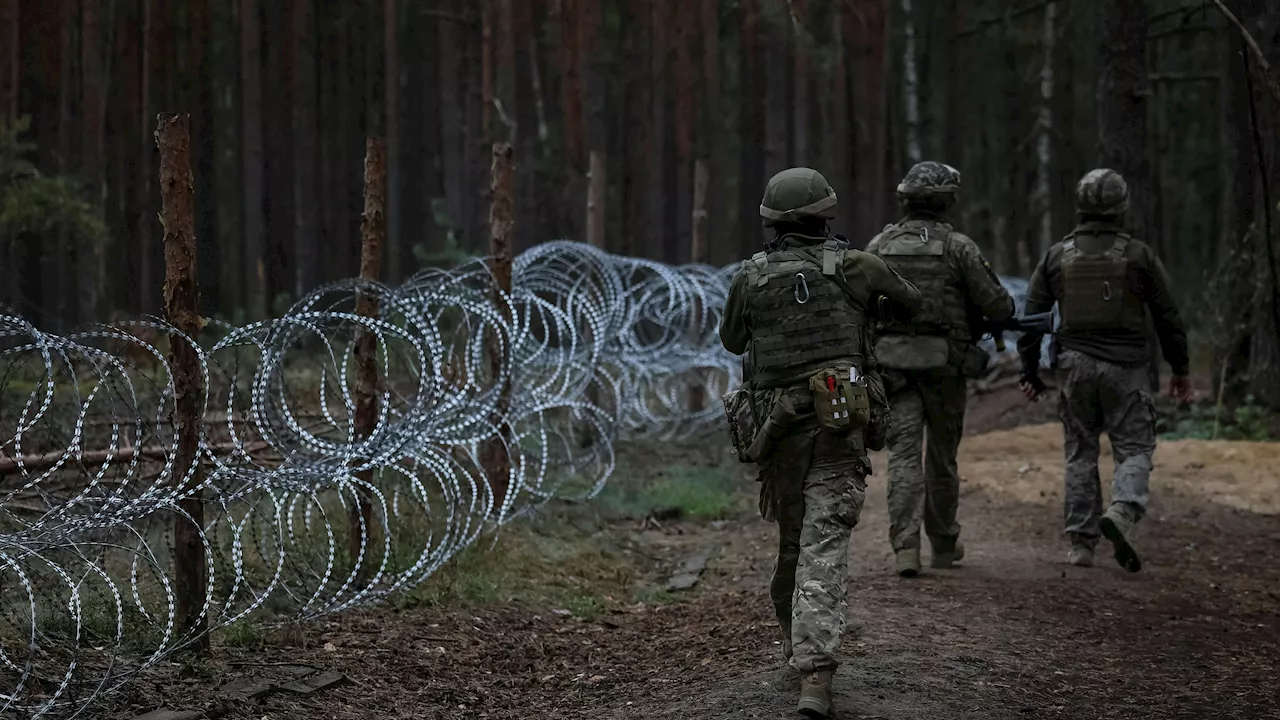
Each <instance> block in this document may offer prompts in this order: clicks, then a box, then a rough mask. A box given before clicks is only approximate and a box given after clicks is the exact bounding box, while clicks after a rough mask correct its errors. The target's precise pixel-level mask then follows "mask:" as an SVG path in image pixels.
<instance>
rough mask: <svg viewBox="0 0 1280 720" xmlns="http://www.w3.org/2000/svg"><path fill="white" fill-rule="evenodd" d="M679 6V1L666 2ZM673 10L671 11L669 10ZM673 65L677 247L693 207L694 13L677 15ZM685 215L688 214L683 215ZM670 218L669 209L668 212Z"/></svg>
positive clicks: (687, 232) (688, 233)
mask: <svg viewBox="0 0 1280 720" xmlns="http://www.w3.org/2000/svg"><path fill="white" fill-rule="evenodd" d="M669 1H670V2H675V3H681V2H683V0H669ZM673 9H674V8H673ZM677 17H678V18H679V20H678V24H677V36H676V47H675V63H674V72H673V73H672V76H673V78H674V80H675V111H676V112H675V118H674V123H673V127H674V131H675V132H674V135H675V167H676V170H675V172H676V178H675V187H674V188H669V190H674V191H675V196H676V201H677V202H676V204H675V208H676V211H677V216H676V218H675V220H676V222H675V223H674V224H673V227H674V229H675V234H676V236H677V239H678V240H679V241H680V244H681V245H683V243H684V242H685V239H686V238H690V236H691V234H692V232H693V227H692V212H693V211H692V207H693V132H694V118H696V117H697V114H698V103H697V95H696V94H695V91H696V87H695V86H696V83H697V69H696V68H695V66H694V59H693V53H694V42H695V41H696V39H697V35H698V15H697V13H692V12H684V13H677ZM686 211H688V212H686ZM668 214H670V209H668Z"/></svg>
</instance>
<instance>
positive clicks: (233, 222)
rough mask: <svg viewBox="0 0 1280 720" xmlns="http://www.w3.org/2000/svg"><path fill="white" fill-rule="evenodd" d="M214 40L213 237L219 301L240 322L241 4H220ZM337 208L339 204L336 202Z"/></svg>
mask: <svg viewBox="0 0 1280 720" xmlns="http://www.w3.org/2000/svg"><path fill="white" fill-rule="evenodd" d="M214 8H215V11H214V12H215V14H214V30H213V36H214V38H216V44H215V45H214V47H213V48H211V53H212V56H213V60H212V66H213V68H214V101H213V104H214V108H213V125H214V134H215V136H216V137H215V140H214V147H215V149H216V150H217V152H216V154H215V160H214V180H213V186H214V188H215V197H216V199H217V216H218V219H217V228H218V234H217V236H216V237H211V238H209V240H210V241H212V242H213V243H214V244H215V245H216V248H217V250H218V263H217V265H216V266H215V267H217V268H218V269H219V273H218V276H219V277H218V288H219V293H218V298H219V303H220V306H221V307H220V308H219V309H220V310H221V311H222V313H223V314H225V315H230V316H232V317H234V315H235V313H236V311H238V310H243V309H244V307H245V306H244V302H245V295H244V289H245V282H244V279H245V278H244V272H243V269H244V267H245V264H244V257H243V254H244V253H243V250H244V233H243V231H242V227H243V226H242V225H241V219H242V218H241V217H240V216H241V212H239V211H240V209H241V208H240V205H241V202H242V199H241V197H240V186H241V184H242V182H243V179H242V177H241V176H240V165H239V159H240V153H241V148H242V147H243V144H242V143H241V141H240V130H241V114H240V81H239V78H240V62H239V60H240V57H239V56H240V53H239V39H240V13H239V7H238V4H237V3H230V4H227V3H218V4H216V5H214ZM333 204H334V205H337V204H338V203H336V202H335V203H333Z"/></svg>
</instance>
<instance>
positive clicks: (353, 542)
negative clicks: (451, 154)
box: [347, 137, 387, 580]
mask: <svg viewBox="0 0 1280 720" xmlns="http://www.w3.org/2000/svg"><path fill="white" fill-rule="evenodd" d="M386 201H387V146H386V143H385V142H384V141H383V140H382V138H376V137H371V138H369V139H368V140H366V141H365V150H364V215H363V216H362V217H361V220H360V279H361V280H366V281H369V282H377V281H378V280H379V278H380V277H381V275H382V244H383V241H384V240H385V239H386V234H387V223H386ZM356 314H357V315H360V316H361V317H367V318H377V317H378V316H379V307H378V297H377V296H376V295H373V294H372V293H360V294H359V295H358V296H357V297H356ZM376 341H377V337H376V336H375V335H374V333H372V332H370V331H368V330H364V329H361V330H359V331H358V332H357V333H356V347H355V362H356V368H355V370H356V388H355V390H356V413H355V418H354V422H355V433H356V438H357V439H360V440H363V439H365V438H367V437H369V436H370V435H372V434H373V431H374V428H376V427H377V425H378V347H377V343H376ZM357 477H358V478H359V480H360V481H361V482H365V483H372V482H373V468H367V469H364V470H361V471H360V472H359V473H358V475H357ZM371 495H372V493H371V492H370V491H369V490H368V489H367V488H363V487H362V488H360V489H359V490H358V491H357V492H356V502H355V504H354V505H352V507H351V515H350V517H349V518H348V530H347V555H348V557H349V558H350V560H351V566H352V567H355V565H356V563H357V562H358V561H359V559H360V554H361V552H362V550H363V549H364V548H365V547H367V546H368V543H367V541H368V540H369V539H370V538H372V536H373V524H372V523H373V500H372V497H371ZM365 565H367V563H365ZM363 567H364V566H362V572H361V575H363ZM361 580H363V578H361Z"/></svg>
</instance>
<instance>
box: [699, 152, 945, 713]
mask: <svg viewBox="0 0 1280 720" xmlns="http://www.w3.org/2000/svg"><path fill="white" fill-rule="evenodd" d="M810 174H811V175H810ZM797 176H799V177H803V178H809V177H810V176H812V178H813V181H814V183H816V185H815V186H816V187H817V188H818V191H817V196H818V197H822V196H823V193H824V192H825V193H830V192H831V191H830V189H829V186H828V185H827V184H826V181H825V180H824V179H822V178H821V175H818V174H817V173H815V172H813V171H812V170H807V169H795V170H788V171H784V172H783V173H780V174H779V176H776V177H775V179H774V180H773V181H771V182H770V189H769V190H767V191H766V203H764V204H762V207H761V214H762V215H764V216H765V218H766V225H770V226H772V227H774V228H775V229H776V230H777V231H778V237H777V239H776V241H775V242H774V243H773V244H772V246H771V252H768V253H758V254H757V255H756V256H755V257H753V258H752V259H751V260H748V261H746V262H744V263H743V269H742V271H740V272H739V273H738V274H737V275H736V276H735V277H734V279H733V282H732V285H731V286H730V290H729V296H728V298H727V301H726V305H725V311H724V316H723V319H722V321H721V326H720V337H721V340H722V341H723V343H724V346H725V348H726V349H728V350H729V351H730V352H732V353H735V354H742V353H748V362H747V365H748V368H749V371H750V372H749V374H750V386H751V387H752V388H753V394H754V397H756V398H757V401H758V402H757V411H756V412H757V417H761V416H763V415H766V414H768V412H769V406H771V405H772V404H774V403H777V402H779V401H780V400H781V398H782V397H783V396H786V397H787V398H789V399H790V401H791V402H792V403H793V404H794V405H795V408H796V412H797V418H798V419H797V421H796V422H795V423H794V424H793V425H791V426H790V427H789V428H788V430H787V433H786V435H785V436H784V437H782V439H781V440H780V441H779V443H778V445H777V447H776V448H775V449H774V451H773V453H772V455H770V456H769V457H767V458H766V459H765V460H764V461H763V462H761V464H760V478H761V481H762V488H761V509H762V511H763V513H764V515H765V516H766V518H769V519H774V520H776V521H777V522H778V526H779V544H778V558H777V563H776V565H775V569H774V574H773V580H772V583H771V592H770V594H771V596H772V599H773V603H774V608H775V610H776V612H777V615H778V621H779V624H780V625H781V627H782V629H783V639H784V654H786V655H787V656H788V657H789V658H790V663H791V666H792V667H793V668H795V669H796V670H798V671H800V672H801V673H804V674H806V677H809V676H813V675H815V674H820V673H823V672H826V673H827V675H826V676H825V677H826V678H827V680H826V681H827V683H828V689H827V690H826V691H825V692H826V702H828V703H829V701H830V695H829V672H830V671H831V670H833V669H834V668H835V667H836V665H837V662H836V660H835V658H834V656H833V654H834V652H835V650H836V648H837V647H838V646H839V643H840V637H841V633H842V632H843V630H844V625H845V609H846V606H845V592H846V585H845V570H846V563H847V555H848V543H849V535H850V532H851V531H852V530H853V527H854V526H855V525H856V524H857V522H858V518H859V515H860V513H861V510H862V504H863V498H864V497H865V491H866V478H867V475H868V474H870V472H871V465H870V462H869V461H868V459H867V455H866V447H865V439H864V434H863V432H862V431H861V430H853V431H844V432H837V431H833V430H829V429H827V428H824V427H820V426H819V424H818V422H817V417H816V416H815V413H814V406H813V395H812V393H811V390H810V387H809V385H808V381H809V378H810V377H811V376H813V375H814V374H815V373H817V372H820V371H822V369H823V368H829V367H831V366H833V365H835V366H839V367H848V366H853V367H855V368H858V370H859V372H863V373H865V374H870V373H872V366H870V365H869V364H868V363H867V360H866V357H865V355H866V352H867V350H866V343H867V336H868V332H869V328H868V327H867V324H868V322H869V319H868V312H869V309H870V308H877V307H880V306H881V301H882V300H884V301H885V302H884V305H885V307H887V309H888V311H890V312H895V313H900V314H903V315H909V314H910V313H913V312H914V311H915V310H916V309H917V308H918V307H919V304H920V294H919V292H918V291H917V290H916V289H915V288H914V287H913V286H912V285H911V284H910V283H908V282H906V281H904V280H903V279H902V278H900V277H898V276H897V275H896V274H895V273H894V272H893V271H892V270H890V269H889V268H888V267H887V266H886V265H885V264H884V263H883V262H881V261H880V260H879V259H877V258H875V257H873V256H871V255H868V254H866V253H862V252H859V251H856V250H847V249H845V248H844V247H843V246H842V244H840V243H837V242H836V241H835V240H834V239H833V238H832V237H831V236H830V235H829V233H828V231H827V230H826V225H825V222H823V220H825V219H826V217H829V215H823V214H817V212H825V210H827V209H834V193H831V195H830V197H831V205H830V206H828V208H822V207H821V203H820V202H814V203H809V202H808V201H807V199H806V198H805V197H804V196H803V195H802V197H801V198H800V199H796V200H794V201H793V202H790V203H789V206H790V207H802V206H803V207H802V209H803V210H805V211H806V213H808V214H807V215H806V213H801V212H793V213H786V214H784V213H781V212H774V209H775V208H776V207H777V206H778V205H779V204H783V203H779V202H771V199H772V200H773V201H777V200H778V198H776V197H775V195H776V194H777V193H775V192H774V186H775V183H776V182H778V181H779V178H783V179H786V178H790V179H792V180H795V178H796V177H797ZM784 205H785V204H784ZM815 206H818V207H819V211H814V210H813V207H815ZM806 217H808V218H822V220H817V221H812V220H810V221H808V222H807V224H806V222H805V219H806ZM802 300H803V302H802ZM804 692H805V691H802V694H801V702H802V708H803V707H804V705H803V703H804V702H805V694H804Z"/></svg>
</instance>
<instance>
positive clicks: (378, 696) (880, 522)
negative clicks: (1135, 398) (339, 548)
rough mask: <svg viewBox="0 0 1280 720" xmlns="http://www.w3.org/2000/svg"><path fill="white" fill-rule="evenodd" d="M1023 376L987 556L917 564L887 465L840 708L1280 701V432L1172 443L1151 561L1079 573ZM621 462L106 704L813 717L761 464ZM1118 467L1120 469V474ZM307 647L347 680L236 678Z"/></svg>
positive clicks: (884, 712)
mask: <svg viewBox="0 0 1280 720" xmlns="http://www.w3.org/2000/svg"><path fill="white" fill-rule="evenodd" d="M1015 394H1016V391H1015V390H1013V389H1012V388H1010V389H1008V390H1007V391H1005V392H1003V393H994V394H993V396H987V397H984V398H982V400H981V401H980V402H979V403H978V406H975V407H974V408H973V411H972V413H971V416H970V421H969V431H970V435H971V436H970V437H969V438H967V440H966V442H965V443H964V444H963V445H962V449H961V457H960V464H961V474H962V476H963V485H962V488H963V490H962V499H961V508H960V520H961V523H962V524H963V527H964V530H963V537H964V539H965V542H966V546H967V554H966V557H965V559H964V561H963V564H962V567H959V568H957V569H954V570H951V571H931V570H926V572H925V573H924V574H923V575H922V576H921V577H919V578H916V579H914V580H903V579H899V578H898V577H896V576H895V575H893V574H892V572H891V560H892V558H891V552H890V549H889V545H888V542H887V523H886V517H885V492H884V490H885V479H884V468H885V458H884V457H883V454H882V453H880V454H877V455H876V456H875V457H874V458H873V464H874V467H875V470H876V473H875V475H874V476H873V478H872V480H871V483H870V488H869V491H868V493H867V505H866V508H865V510H864V512H863V516H862V522H861V524H860V525H859V526H858V527H857V528H856V530H855V532H854V535H853V542H852V548H851V567H850V583H849V614H850V620H851V626H850V629H849V632H848V634H847V636H846V640H845V643H844V645H843V646H842V655H843V663H844V664H843V665H842V667H841V669H840V671H839V672H838V674H837V679H836V694H837V703H838V709H839V711H840V717H841V718H863V719H868V720H869V719H871V718H881V719H893V720H898V719H903V720H905V719H907V718H910V719H911V720H944V719H945V720H950V719H952V718H984V719H997V720H1001V719H1004V718H1100V719H1101V718H1162V719H1174V718H1188V719H1191V718H1195V719H1200V718H1207V717H1214V718H1242V719H1243V718H1249V719H1251V720H1257V719H1262V718H1280V705H1278V703H1277V700H1278V695H1277V689H1276V688H1277V685H1276V676H1277V671H1278V670H1280V564H1277V563H1276V562H1275V559H1276V558H1277V557H1280V474H1277V473H1276V472H1275V469H1276V467H1278V466H1280V444H1262V443H1246V442H1226V441H1215V442H1209V441H1201V440H1179V441H1172V442H1162V444H1161V446H1160V449H1159V451H1158V453H1157V456H1156V472H1155V474H1154V476H1153V482H1152V502H1151V510H1150V513H1149V515H1148V517H1147V519H1146V520H1144V521H1143V523H1142V526H1141V535H1140V539H1139V543H1140V544H1139V549H1140V551H1141V552H1142V557H1143V560H1144V567H1143V570H1142V572H1140V573H1137V574H1129V573H1126V572H1124V571H1123V570H1122V569H1121V568H1119V567H1118V566H1117V565H1116V563H1115V562H1114V561H1113V560H1112V558H1111V557H1110V553H1109V552H1105V551H1106V550H1107V549H1108V548H1109V545H1108V544H1107V543H1105V542H1104V543H1103V545H1102V546H1100V548H1099V550H1100V552H1099V555H1098V558H1097V563H1096V566H1095V567H1093V568H1090V569H1085V568H1077V567H1072V566H1068V565H1067V564H1066V562H1065V555H1066V549H1067V548H1066V544H1065V541H1064V540H1063V538H1062V536H1061V533H1060V530H1059V528H1060V523H1061V500H1062V492H1061V470H1060V469H1061V431H1060V429H1059V427H1058V426H1057V425H1056V424H1054V423H1052V422H1047V421H1048V420H1049V419H1050V418H1051V417H1052V408H1051V406H1050V404H1048V403H1042V404H1041V405H1039V406H1031V407H1030V408H1028V406H1026V405H1025V404H1022V403H1018V402H1015V401H1014V400H1013V399H1012V398H1014V397H1015ZM1028 423H1029V424H1028ZM1103 455H1104V458H1105V457H1107V456H1108V453H1107V451H1106V449H1105V448H1104V453H1103ZM620 463H621V464H620V470H619V474H618V476H617V478H616V480H615V481H613V482H612V484H611V486H610V489H608V490H606V492H605V494H604V496H602V497H601V498H600V499H599V501H598V502H594V503H590V504H586V505H576V506H574V505H556V506H554V507H550V508H547V509H546V511H545V512H543V513H542V514H541V515H540V516H538V517H536V518H534V519H532V520H529V521H527V522H521V523H517V524H515V525H513V526H511V527H509V528H508V529H506V530H504V531H503V533H502V535H501V536H500V537H499V539H498V540H497V542H496V544H488V545H485V546H484V547H482V548H476V549H473V550H471V551H468V552H467V553H465V554H464V555H463V556H461V557H460V558H458V559H457V560H455V561H453V562H452V563H450V566H449V567H447V568H446V569H445V570H443V571H441V572H440V573H438V574H437V575H436V576H434V577H433V578H432V579H431V580H430V581H428V583H426V584H425V585H424V586H422V587H420V588H418V589H417V590H415V591H414V592H413V593H412V594H411V595H409V596H407V597H405V598H403V599H402V600H401V601H400V602H398V603H397V604H396V605H394V606H389V607H385V608H375V609H369V610H364V611H358V612H351V613H347V614H343V615H341V616H338V617H334V618H331V619H329V620H327V621H321V622H318V623H314V624H311V625H307V626H303V628H301V629H300V630H296V631H293V632H290V633H281V634H278V635H266V636H262V637H243V636H237V637H231V636H225V635H222V636H219V637H218V638H216V642H215V653H214V657H213V660H212V661H211V662H210V663H209V664H208V665H206V666H203V667H201V668H198V669H196V671H195V672H194V673H192V672H190V669H187V671H186V672H182V671H180V669H179V668H177V667H176V666H174V667H171V666H165V667H162V668H159V669H157V670H156V671H155V672H152V673H150V674H149V675H148V676H147V677H143V678H139V679H138V680H137V681H135V682H134V683H132V684H131V685H130V686H128V689H127V690H126V692H125V693H123V694H122V695H120V696H118V697H117V698H116V699H115V700H113V701H111V702H108V703H104V706H102V707H101V711H102V712H103V713H105V714H103V715H101V717H111V718H132V717H134V716H135V715H138V714H141V713H144V712H146V711H148V710H153V709H155V708H157V707H160V706H162V705H163V706H165V707H168V708H173V709H175V710H193V711H196V713H197V714H196V715H193V717H200V715H199V713H201V712H202V713H203V717H207V718H210V720H215V719H217V718H227V719H228V720H230V719H235V720H241V719H249V718H252V719H253V720H294V719H297V720H303V719H307V720H311V719H316V720H322V719H323V720H328V719H333V720H338V719H342V720H346V719H352V720H354V719H360V720H364V719H366V718H389V719H398V718H406V719H408V718H413V719H414V720H421V719H426V718H493V719H495V720H496V719H498V718H618V719H631V718H634V719H636V720H639V719H641V718H645V719H648V718H655V719H660V718H672V719H676V718H679V719H681V720H684V719H687V718H706V719H708V720H718V719H721V718H723V719H725V720H728V719H729V718H791V717H798V716H796V715H794V704H795V695H794V693H792V692H779V691H777V690H774V689H773V688H772V686H771V684H770V680H771V679H772V677H773V676H774V674H775V673H776V672H777V670H778V669H779V668H780V667H781V654H780V650H779V644H778V642H777V641H778V636H777V630H776V626H775V623H774V621H773V617H772V607H771V605H770V603H769V599H768V590H767V587H768V579H769V575H770V572H771V570H772V558H773V550H774V547H775V543H776V529H775V527H774V526H772V525H770V524H767V523H765V522H763V521H762V520H760V519H759V516H758V515H757V514H756V513H755V512H754V509H755V507H754V506H755V497H754V492H755V490H756V487H757V486H756V484H755V483H753V482H751V479H750V475H749V474H748V472H747V470H746V468H745V467H744V466H740V465H737V464H736V463H733V462H732V461H731V460H729V459H728V458H727V457H726V456H725V455H724V454H723V453H722V451H721V450H719V449H716V450H708V449H707V448H706V446H705V444H704V446H703V447H702V448H701V449H698V448H691V447H677V446H670V447H664V448H659V449H657V450H653V449H646V450H645V451H644V452H639V451H632V452H626V453H624V454H623V456H622V457H621V458H620ZM1109 476H1110V468H1109V467H1106V466H1105V465H1104V468H1103V483H1104V487H1105V486H1106V484H1107V482H1108V478H1109ZM674 508H679V509H680V512H679V513H677V511H676V510H675V509H674ZM926 552H927V551H926ZM698 555H706V556H709V558H710V559H709V561H708V563H707V565H706V570H705V571H704V572H703V573H702V575H701V580H700V582H699V583H698V584H697V585H696V586H695V587H694V588H693V589H692V590H689V591H683V592H670V591H668V590H667V582H668V578H669V577H670V576H671V574H672V573H673V572H675V571H677V570H678V568H679V567H680V566H681V564H682V563H684V562H685V561H687V560H688V559H689V558H690V557H695V556H698ZM290 666H305V667H307V668H314V669H318V670H326V671H329V670H331V671H336V672H337V673H340V674H341V675H342V677H343V679H344V681H343V682H341V683H339V684H336V685H334V686H333V687H331V688H328V689H325V690H321V691H317V692H315V693H312V694H309V695H290V694H288V693H281V692H276V693H269V694H266V695H263V696H262V697H259V698H257V699H248V700H245V699H239V698H241V697H243V694H242V695H236V693H235V692H234V691H233V690H232V689H231V687H229V686H228V685H227V683H232V684H233V685H234V684H238V685H239V687H241V688H242V689H243V687H244V685H245V683H246V682H261V681H263V680H268V681H270V680H273V679H274V680H275V681H276V682H283V681H284V680H285V679H286V678H285V676H286V675H287V674H288V673H290V672H294V669H293V668H291V667H290ZM180 675H185V677H184V678H182V679H180V678H179V676H180ZM108 706H109V707H108Z"/></svg>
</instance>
